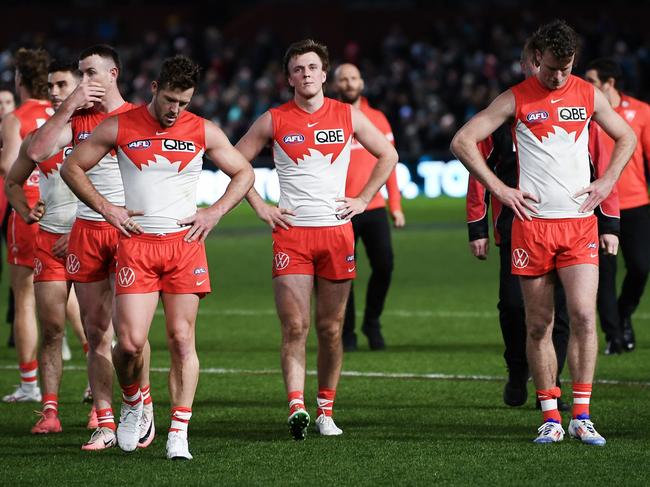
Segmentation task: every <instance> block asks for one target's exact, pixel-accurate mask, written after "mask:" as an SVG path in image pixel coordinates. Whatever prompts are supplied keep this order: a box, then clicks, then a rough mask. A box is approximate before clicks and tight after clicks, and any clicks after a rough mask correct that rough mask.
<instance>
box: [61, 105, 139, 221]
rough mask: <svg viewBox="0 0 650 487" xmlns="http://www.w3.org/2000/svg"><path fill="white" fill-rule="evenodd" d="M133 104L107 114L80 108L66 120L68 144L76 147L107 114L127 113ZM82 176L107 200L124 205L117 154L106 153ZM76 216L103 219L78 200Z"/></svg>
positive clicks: (85, 218) (112, 152)
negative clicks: (68, 134)
mask: <svg viewBox="0 0 650 487" xmlns="http://www.w3.org/2000/svg"><path fill="white" fill-rule="evenodd" d="M135 107H136V106H135V105H133V104H132V103H128V102H125V103H124V104H123V105H121V106H120V107H119V108H117V109H115V110H113V111H112V112H110V113H102V112H100V111H99V110H96V109H94V108H90V109H88V110H81V111H80V112H79V113H78V114H75V115H74V116H73V117H72V118H71V119H70V124H71V127H72V144H73V145H75V146H76V145H77V144H79V143H81V142H83V141H84V140H86V139H87V138H88V137H90V134H91V133H92V131H93V130H95V127H97V125H99V124H100V123H101V122H103V121H104V120H106V119H107V118H108V117H110V116H112V115H117V114H119V113H124V112H127V111H129V110H132V109H134V108H135ZM86 175H87V176H88V179H90V182H91V183H92V184H93V186H94V187H95V189H97V191H98V192H99V194H101V195H102V196H103V197H104V198H106V199H107V200H108V201H109V203H112V204H114V205H117V206H124V187H123V185H122V177H121V176H120V168H119V166H118V165H117V156H116V155H115V152H114V151H111V152H109V153H108V154H106V155H105V156H104V157H103V158H102V159H101V161H99V163H98V164H97V165H96V166H95V167H93V168H92V169H91V170H90V171H88V172H87V173H86ZM77 217H79V218H83V219H84V220H94V221H102V220H104V218H103V217H102V216H101V215H100V214H99V213H97V212H96V211H94V210H92V209H91V208H89V207H88V206H86V204H85V203H84V202H83V201H79V205H78V207H77Z"/></svg>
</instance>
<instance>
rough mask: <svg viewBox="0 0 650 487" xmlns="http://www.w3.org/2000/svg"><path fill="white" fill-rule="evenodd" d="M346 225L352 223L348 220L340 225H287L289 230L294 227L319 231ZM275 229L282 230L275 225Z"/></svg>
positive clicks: (308, 230)
mask: <svg viewBox="0 0 650 487" xmlns="http://www.w3.org/2000/svg"><path fill="white" fill-rule="evenodd" d="M347 225H352V222H349V221H348V222H345V223H342V224H341V225H327V226H323V227H303V226H300V225H291V226H290V227H289V230H291V229H292V228H295V229H297V230H305V231H307V232H316V231H319V230H321V231H322V230H332V229H335V228H345V227H346V226H347ZM277 229H278V230H284V228H281V227H277ZM284 231H285V232H286V231H287V230H284Z"/></svg>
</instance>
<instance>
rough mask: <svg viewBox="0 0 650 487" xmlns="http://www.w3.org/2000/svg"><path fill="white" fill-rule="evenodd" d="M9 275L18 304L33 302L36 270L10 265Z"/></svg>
mask: <svg viewBox="0 0 650 487" xmlns="http://www.w3.org/2000/svg"><path fill="white" fill-rule="evenodd" d="M9 275H10V280H11V289H12V290H13V292H14V296H15V299H16V302H18V303H20V302H21V301H22V300H32V299H33V297H34V269H32V268H30V267H26V266H23V265H16V264H9Z"/></svg>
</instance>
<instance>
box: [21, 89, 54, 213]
mask: <svg viewBox="0 0 650 487" xmlns="http://www.w3.org/2000/svg"><path fill="white" fill-rule="evenodd" d="M13 114H14V115H15V116H16V118H17V119H18V120H19V121H20V138H21V139H24V138H25V137H27V134H29V133H31V132H33V131H34V130H36V129H37V128H39V127H41V126H42V125H44V124H45V122H46V121H47V119H48V118H50V117H51V116H52V115H54V109H53V108H52V104H51V103H50V102H49V101H47V100H36V99H34V98H29V99H28V100H26V101H25V102H24V103H23V104H21V105H20V106H19V107H18V108H16V109H15V110H14V111H13ZM38 177H39V175H38V169H34V171H32V173H31V174H30V176H29V178H28V179H27V181H25V184H23V191H24V192H25V197H26V198H27V201H28V202H30V203H33V202H36V201H37V200H38V198H39V196H38V194H39V193H38Z"/></svg>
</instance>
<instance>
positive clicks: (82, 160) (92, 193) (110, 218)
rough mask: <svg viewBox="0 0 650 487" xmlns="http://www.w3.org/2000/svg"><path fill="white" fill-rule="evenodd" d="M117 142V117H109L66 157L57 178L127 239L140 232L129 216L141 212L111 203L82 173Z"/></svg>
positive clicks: (91, 166) (140, 229)
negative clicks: (59, 175) (59, 176)
mask: <svg viewBox="0 0 650 487" xmlns="http://www.w3.org/2000/svg"><path fill="white" fill-rule="evenodd" d="M116 140H117V117H110V118H108V119H106V120H104V121H103V122H102V123H100V124H99V125H98V126H97V128H95V130H93V133H92V134H91V135H90V137H88V138H87V139H86V140H85V141H83V142H82V143H81V144H79V145H77V146H76V147H75V148H74V150H73V151H72V152H71V153H70V154H69V155H68V157H66V159H65V161H63V165H62V166H61V177H62V178H63V180H64V181H65V183H66V184H67V185H68V186H69V187H70V189H71V190H72V192H73V193H74V194H76V195H77V198H79V199H80V200H81V201H83V202H84V203H85V204H86V205H88V206H89V207H90V208H92V209H93V210H95V211H96V212H97V213H99V214H101V215H102V216H103V217H104V218H105V219H106V221H107V222H108V223H110V224H111V225H113V226H114V227H115V228H117V229H118V230H120V231H121V232H122V233H123V234H124V235H126V236H127V237H130V236H131V235H130V233H129V232H132V233H142V228H141V227H140V226H139V225H137V224H135V223H134V222H133V220H131V218H130V217H131V216H133V215H141V214H142V212H141V211H132V210H127V209H126V208H124V207H121V206H116V205H113V204H111V203H110V202H109V201H108V200H107V199H106V198H104V197H103V196H102V195H101V194H100V193H99V192H98V191H97V190H96V189H95V187H94V186H93V185H92V183H91V182H90V179H88V176H86V171H88V170H90V169H92V168H93V167H95V166H96V165H97V163H99V161H100V160H101V159H102V157H104V156H105V155H106V154H107V153H108V152H109V151H110V150H111V149H113V148H114V147H115V142H116Z"/></svg>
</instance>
